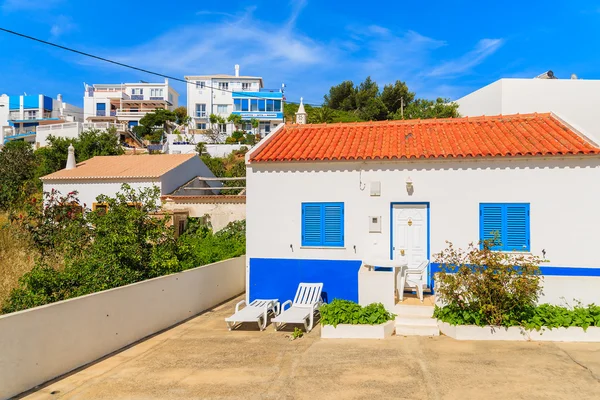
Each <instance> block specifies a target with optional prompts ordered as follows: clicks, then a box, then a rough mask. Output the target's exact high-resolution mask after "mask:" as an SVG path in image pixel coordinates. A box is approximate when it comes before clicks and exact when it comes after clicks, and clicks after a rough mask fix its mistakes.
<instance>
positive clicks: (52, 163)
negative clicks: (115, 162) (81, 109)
mask: <svg viewBox="0 0 600 400" xmlns="http://www.w3.org/2000/svg"><path fill="white" fill-rule="evenodd" d="M47 140H48V143H49V145H48V146H46V147H41V148H39V149H37V150H36V151H35V157H36V163H37V167H36V169H35V176H36V177H38V178H39V177H42V176H44V175H47V174H51V173H52V172H55V171H58V170H60V169H63V168H65V166H66V165H67V157H68V154H69V146H70V145H71V144H72V145H73V147H74V148H75V160H76V161H77V162H82V161H85V160H88V159H90V158H92V157H95V156H116V155H120V154H123V153H124V150H123V148H122V147H121V145H120V144H119V137H118V135H117V132H116V130H115V129H114V128H110V129H108V130H106V131H101V130H97V129H90V130H87V131H83V132H81V134H80V135H79V137H78V138H76V139H71V138H61V137H54V136H49V137H48V139H47Z"/></svg>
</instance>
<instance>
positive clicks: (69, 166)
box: [65, 144, 77, 169]
mask: <svg viewBox="0 0 600 400" xmlns="http://www.w3.org/2000/svg"><path fill="white" fill-rule="evenodd" d="M75 168H77V164H76V163H75V148H74V147H73V145H72V144H70V145H69V156H68V157H67V166H66V168H65V169H75Z"/></svg>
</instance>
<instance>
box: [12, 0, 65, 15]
mask: <svg viewBox="0 0 600 400" xmlns="http://www.w3.org/2000/svg"><path fill="white" fill-rule="evenodd" d="M61 1H62V0H4V2H3V3H2V10H3V11H6V12H12V11H24V10H42V9H46V10H47V9H49V8H53V7H55V6H56V5H58V4H59V3H60V2H61Z"/></svg>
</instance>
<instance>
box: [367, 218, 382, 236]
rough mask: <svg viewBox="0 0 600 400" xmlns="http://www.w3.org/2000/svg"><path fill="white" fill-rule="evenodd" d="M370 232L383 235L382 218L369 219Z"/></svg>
mask: <svg viewBox="0 0 600 400" xmlns="http://www.w3.org/2000/svg"><path fill="white" fill-rule="evenodd" d="M369 232H370V233H381V217H369Z"/></svg>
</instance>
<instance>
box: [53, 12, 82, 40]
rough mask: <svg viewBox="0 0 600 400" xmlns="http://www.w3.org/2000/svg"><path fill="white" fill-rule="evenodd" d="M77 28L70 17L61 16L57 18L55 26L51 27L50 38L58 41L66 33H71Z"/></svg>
mask: <svg viewBox="0 0 600 400" xmlns="http://www.w3.org/2000/svg"><path fill="white" fill-rule="evenodd" d="M76 28H77V25H76V24H75V23H74V22H73V21H72V20H71V18H70V17H67V16H64V15H59V16H58V17H56V19H55V22H54V24H53V25H52V26H51V27H50V36H51V37H52V39H56V38H58V37H59V36H61V35H64V34H65V33H68V32H71V31H73V30H74V29H76Z"/></svg>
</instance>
